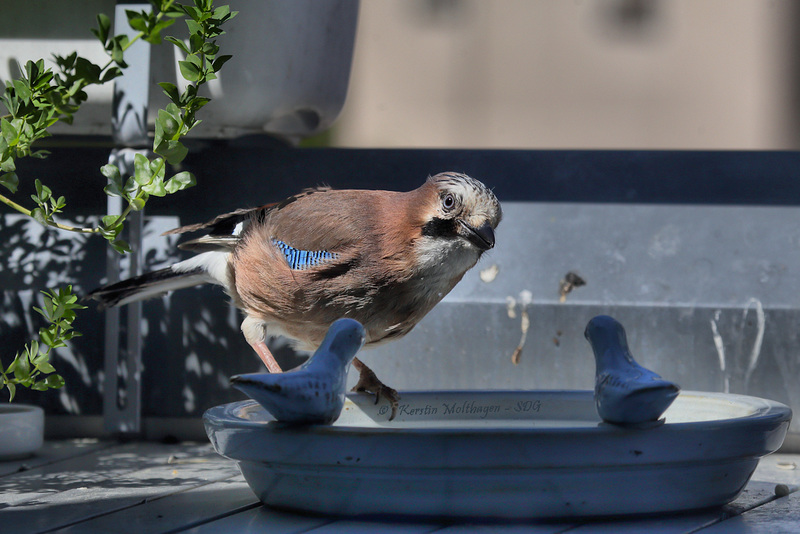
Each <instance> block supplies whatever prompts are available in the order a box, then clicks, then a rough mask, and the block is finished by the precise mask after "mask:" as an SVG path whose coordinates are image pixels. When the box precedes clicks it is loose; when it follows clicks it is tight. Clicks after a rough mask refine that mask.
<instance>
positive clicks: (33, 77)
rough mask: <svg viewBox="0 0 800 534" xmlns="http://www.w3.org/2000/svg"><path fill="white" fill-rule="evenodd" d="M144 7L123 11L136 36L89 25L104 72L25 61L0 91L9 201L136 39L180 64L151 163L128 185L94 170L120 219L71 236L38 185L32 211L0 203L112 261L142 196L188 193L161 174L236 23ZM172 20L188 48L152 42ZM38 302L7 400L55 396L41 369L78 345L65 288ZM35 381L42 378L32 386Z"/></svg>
mask: <svg viewBox="0 0 800 534" xmlns="http://www.w3.org/2000/svg"><path fill="white" fill-rule="evenodd" d="M150 3H151V4H152V6H153V9H152V10H151V11H149V12H148V11H139V12H137V11H133V10H128V11H126V16H127V19H128V24H129V26H130V27H131V28H132V29H133V30H134V31H136V32H138V33H136V34H135V35H134V36H133V37H131V38H129V37H128V36H127V35H113V34H112V32H111V20H110V18H109V17H107V16H106V15H103V14H100V15H98V16H97V28H93V29H92V30H91V31H92V33H93V34H94V35H95V37H97V39H98V40H99V41H100V43H101V44H102V46H103V49H104V50H105V52H106V54H107V55H108V57H109V59H108V61H107V63H106V64H105V65H103V66H100V65H97V64H95V63H93V62H91V61H89V60H88V59H86V58H83V57H80V56H78V54H77V53H76V52H73V53H72V54H70V55H67V56H54V60H55V63H56V65H57V67H58V69H57V71H56V72H53V70H52V69H50V68H46V66H45V63H44V60H41V59H39V60H37V61H29V62H27V63H26V65H25V69H24V72H23V73H21V75H20V76H19V78H17V79H14V80H11V81H8V82H6V87H5V90H4V91H3V94H2V96H0V102H2V103H3V105H4V106H5V107H6V109H7V111H8V114H7V115H5V116H2V117H0V186H2V187H4V188H5V189H7V190H8V191H10V192H11V194H12V195H13V194H15V193H16V192H17V190H18V188H19V181H20V179H19V176H18V175H17V172H16V171H17V168H16V160H17V159H20V158H25V157H34V158H45V157H47V156H48V152H47V151H46V150H35V149H34V148H33V145H34V143H35V142H36V141H38V140H40V139H43V138H45V137H48V136H49V135H50V133H49V132H48V128H50V127H51V126H53V125H54V124H56V123H57V122H59V121H62V122H64V123H67V124H71V123H72V121H73V117H74V114H75V113H77V112H78V111H79V109H80V106H81V104H82V103H83V102H85V101H86V99H87V94H86V91H85V89H86V88H87V87H89V86H92V85H103V84H105V83H107V82H109V81H112V80H113V79H115V78H116V77H118V76H120V75H121V74H122V69H124V68H126V67H127V64H126V63H125V60H124V53H125V51H126V50H127V49H128V48H129V47H130V46H131V45H132V44H133V43H134V42H136V41H137V40H139V39H144V40H145V41H147V42H149V43H151V44H159V43H161V42H162V40H166V41H168V42H170V43H172V44H173V45H175V46H177V47H178V48H180V49H181V50H182V51H183V53H185V54H186V58H185V60H183V61H181V62H180V63H179V67H180V72H181V75H182V77H183V78H184V79H185V80H186V81H187V82H188V84H187V85H186V88H185V89H184V90H183V91H182V92H181V91H179V90H178V88H177V86H175V85H174V84H171V83H161V84H159V85H160V86H161V88H162V89H163V91H164V93H165V94H166V95H167V97H168V98H169V99H170V104H168V105H167V106H166V107H165V109H162V110H159V111H158V114H157V118H156V121H155V135H154V138H153V149H152V151H153V153H154V154H155V156H154V157H152V159H151V158H150V157H147V156H145V155H143V154H137V155H136V156H135V161H134V173H133V176H129V177H127V178H123V176H122V175H121V173H120V170H119V168H118V167H117V166H115V165H111V164H108V165H104V166H102V167H101V168H100V172H101V174H102V175H103V176H105V177H106V178H107V181H108V185H106V187H105V188H104V191H105V193H106V194H107V195H108V196H110V197H121V198H122V199H123V200H124V201H125V202H126V205H125V208H124V209H123V211H122V213H121V214H120V215H106V216H104V217H103V218H102V219H101V223H100V224H98V225H97V226H86V227H77V226H71V225H67V224H63V223H60V222H58V221H56V220H55V216H56V215H58V214H59V213H62V212H63V210H64V208H65V207H66V204H67V203H66V199H65V198H64V197H63V196H56V195H54V194H53V191H52V190H51V189H50V188H49V187H47V186H46V185H44V184H43V183H42V182H41V181H40V180H39V179H35V180H34V186H35V190H36V193H35V194H34V195H31V199H32V201H33V205H32V207H30V208H28V207H25V206H23V205H21V204H19V203H17V202H15V201H14V200H12V199H11V198H9V197H8V196H6V195H3V194H0V202H2V203H4V204H6V205H7V206H9V207H11V208H12V209H14V210H16V211H18V212H20V213H22V214H24V215H27V216H29V217H32V218H33V219H35V220H36V221H38V222H39V223H41V224H43V225H45V226H50V227H54V228H58V229H60V230H65V231H70V232H78V233H83V234H97V235H100V236H102V237H103V238H105V239H106V240H107V241H108V242H109V244H110V245H111V247H112V248H114V249H115V250H116V251H118V252H120V253H124V252H129V251H130V246H129V245H128V243H126V242H125V241H123V240H122V239H120V238H119V236H120V234H121V233H122V231H123V227H124V222H125V219H126V218H127V216H128V215H129V214H130V213H131V212H132V211H139V210H142V209H144V207H145V205H146V203H147V201H148V200H149V198H150V197H152V196H156V197H163V196H166V195H168V194H172V193H176V192H177V191H181V190H183V189H186V188H188V187H191V186H193V185H195V183H196V179H195V177H194V175H192V174H191V173H189V172H185V171H183V172H178V173H176V174H174V175H172V176H170V177H167V164H171V165H176V164H178V163H180V162H181V161H183V159H184V158H185V157H186V155H187V153H188V150H187V149H186V147H185V146H184V145H183V143H182V142H181V141H180V139H181V138H182V137H183V136H185V135H186V134H188V133H189V131H191V130H192V129H193V128H194V127H196V126H197V125H198V124H199V123H200V121H199V120H198V119H197V118H196V113H197V112H198V110H199V109H200V108H202V107H203V106H205V105H206V104H208V102H209V99H208V98H206V97H202V96H199V94H198V90H199V88H200V87H201V86H202V85H203V84H205V83H207V82H208V81H210V80H213V79H215V78H216V73H217V72H219V70H220V69H221V68H222V66H223V65H224V64H225V63H226V62H227V61H228V60H229V59H230V58H231V56H229V55H219V46H218V45H217V43H216V39H217V37H219V36H220V35H222V34H223V33H224V32H223V31H222V29H221V26H222V25H223V24H224V23H225V22H227V21H228V20H230V19H231V18H233V17H234V16H236V14H237V12H235V11H231V10H230V8H229V7H228V6H220V7H214V5H213V1H212V0H193V3H192V4H189V5H183V4H180V3H177V2H176V0H150ZM179 18H183V19H184V20H185V22H186V25H187V27H188V30H189V38H188V39H187V40H186V41H182V40H180V39H178V38H176V37H171V36H167V37H163V38H162V35H161V32H162V31H164V30H165V29H166V28H168V27H170V26H171V25H172V24H174V22H175V21H176V20H177V19H179ZM45 296H46V297H45V307H44V308H43V310H40V309H37V311H38V312H39V313H41V314H42V315H44V316H45V318H46V319H47V320H48V321H49V322H50V326H49V327H47V328H46V329H42V330H40V331H39V336H40V339H41V343H39V342H37V341H31V342H30V343H29V344H27V345H26V346H25V349H24V350H23V352H22V353H21V354H19V353H18V354H17V356H16V357H15V358H14V361H12V362H11V364H10V365H9V366H8V367H7V368H6V369H5V371H3V368H2V366H1V365H0V376H1V377H2V383H0V389H2V387H3V386H5V387H8V388H9V392H10V395H11V398H12V399H13V397H14V394H15V391H16V390H15V388H16V386H17V385H22V386H26V387H31V388H33V389H47V388H49V387H61V385H63V379H61V377H60V376H58V375H54V374H51V373H53V372H54V371H55V370H54V369H53V368H52V365H51V364H50V363H49V354H50V351H51V350H52V349H53V348H57V347H61V346H64V344H65V342H66V341H68V340H69V339H72V337H75V336H78V335H80V334H79V333H78V332H76V331H74V330H72V326H71V325H72V321H73V320H74V319H75V312H74V310H76V309H79V308H82V307H83V306H79V305H77V297H75V296H74V295H73V294H72V288H71V286H68V287H67V288H63V289H59V290H57V291H56V290H51V292H50V293H45ZM43 347H48V348H47V349H43ZM41 374H49V376H48V377H47V378H46V379H37V377H38V376H39V375H41Z"/></svg>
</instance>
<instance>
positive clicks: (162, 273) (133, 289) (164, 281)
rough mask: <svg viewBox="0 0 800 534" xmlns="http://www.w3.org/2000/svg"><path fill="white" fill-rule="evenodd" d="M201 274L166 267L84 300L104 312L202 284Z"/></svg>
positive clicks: (110, 285)
mask: <svg viewBox="0 0 800 534" xmlns="http://www.w3.org/2000/svg"><path fill="white" fill-rule="evenodd" d="M203 274H204V271H203V270H202V269H199V268H198V269H195V270H192V271H187V272H175V271H173V270H172V269H171V268H170V267H167V268H166V269H160V270H158V271H152V272H149V273H144V274H142V275H139V276H134V277H133V278H128V279H127V280H122V281H120V282H116V283H113V284H109V285H107V286H103V287H100V288H97V289H95V290H94V291H92V292H91V293H89V294H88V295H86V296H85V297H84V300H88V299H92V300H96V301H98V302H99V304H98V309H100V310H104V309H106V308H110V307H113V306H118V305H121V304H128V303H130V302H135V301H137V300H147V299H150V298H153V297H157V296H159V295H163V294H164V293H167V292H169V291H172V290H174V289H182V288H184V287H191V286H194V285H198V284H202V283H204V282H205V281H206V280H205V279H204V278H203Z"/></svg>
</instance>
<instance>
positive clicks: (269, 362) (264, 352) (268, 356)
mask: <svg viewBox="0 0 800 534" xmlns="http://www.w3.org/2000/svg"><path fill="white" fill-rule="evenodd" d="M250 346H251V347H253V350H254V351H256V354H258V357H259V358H261V361H262V362H264V365H266V366H267V369H269V372H270V373H282V372H283V370H282V369H281V366H280V365H278V362H276V361H275V356H273V355H272V352H270V350H269V347H267V344H266V342H264V341H263V340H261V341H255V342H253V343H251V345H250Z"/></svg>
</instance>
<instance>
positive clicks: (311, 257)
mask: <svg viewBox="0 0 800 534" xmlns="http://www.w3.org/2000/svg"><path fill="white" fill-rule="evenodd" d="M272 244H273V245H275V246H276V247H278V250H280V251H281V252H282V253H283V255H284V256H285V257H286V262H287V263H288V264H289V267H290V268H291V269H294V270H298V271H302V270H303V269H310V268H311V267H316V266H317V265H320V264H322V263H325V262H327V261H329V260H335V259H336V258H337V257H338V254H335V253H333V252H327V251H325V250H313V251H309V250H299V249H296V248H294V247H293V246H291V245H288V244H286V243H284V242H283V241H281V240H279V239H273V240H272Z"/></svg>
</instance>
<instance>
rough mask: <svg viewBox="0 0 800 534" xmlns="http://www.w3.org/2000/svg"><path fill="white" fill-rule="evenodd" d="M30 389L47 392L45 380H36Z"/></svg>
mask: <svg viewBox="0 0 800 534" xmlns="http://www.w3.org/2000/svg"><path fill="white" fill-rule="evenodd" d="M54 370H55V369H54ZM31 389H32V390H34V391H47V383H46V382H45V380H37V381H36V382H34V383H33V384H32V385H31Z"/></svg>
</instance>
